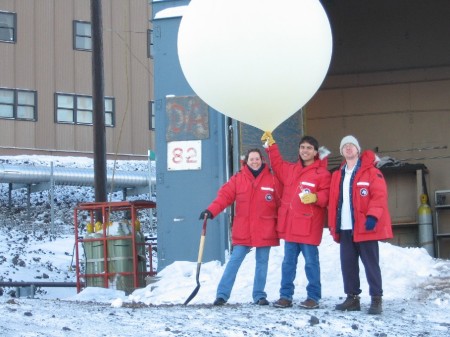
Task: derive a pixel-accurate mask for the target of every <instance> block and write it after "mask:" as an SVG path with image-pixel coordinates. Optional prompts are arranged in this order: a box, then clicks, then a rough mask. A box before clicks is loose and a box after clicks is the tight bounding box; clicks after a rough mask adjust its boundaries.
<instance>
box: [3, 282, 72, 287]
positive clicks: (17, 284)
mask: <svg viewBox="0 0 450 337" xmlns="http://www.w3.org/2000/svg"><path fill="white" fill-rule="evenodd" d="M29 286H35V287H60V288H61V287H68V288H71V287H76V286H77V283H76V282H33V281H30V282H4V281H0V287H29Z"/></svg>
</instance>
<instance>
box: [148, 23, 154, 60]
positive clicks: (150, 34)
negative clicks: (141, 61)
mask: <svg viewBox="0 0 450 337" xmlns="http://www.w3.org/2000/svg"><path fill="white" fill-rule="evenodd" d="M153 55H154V54H153V30H151V29H147V57H148V58H151V59H152V58H153Z"/></svg>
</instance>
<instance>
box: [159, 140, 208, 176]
mask: <svg viewBox="0 0 450 337" xmlns="http://www.w3.org/2000/svg"><path fill="white" fill-rule="evenodd" d="M201 168H202V143H201V141H200V140H188V141H177V142H169V143H167V170H169V171H175V170H200V169H201Z"/></svg>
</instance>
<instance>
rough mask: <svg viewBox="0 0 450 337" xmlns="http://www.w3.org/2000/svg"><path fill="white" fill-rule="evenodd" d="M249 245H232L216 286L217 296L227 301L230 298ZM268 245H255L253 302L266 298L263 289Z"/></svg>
mask: <svg viewBox="0 0 450 337" xmlns="http://www.w3.org/2000/svg"><path fill="white" fill-rule="evenodd" d="M250 249H251V247H248V246H234V247H233V252H232V253H231V256H230V260H229V261H228V263H227V266H226V267H225V271H224V272H223V275H222V278H221V279H220V282H219V286H218V287H217V296H216V297H220V298H223V299H224V300H226V301H228V299H229V298H230V294H231V290H232V289H233V285H234V281H235V280H236V275H237V272H238V270H239V267H240V266H241V264H242V261H244V258H245V256H246V255H247V253H248V252H249V251H250ZM269 253H270V247H257V248H256V255H255V258H256V266H255V277H254V280H253V293H252V296H253V302H255V303H256V302H258V300H260V299H261V298H266V297H267V294H266V293H265V291H264V288H265V286H266V279H267V268H268V264H269Z"/></svg>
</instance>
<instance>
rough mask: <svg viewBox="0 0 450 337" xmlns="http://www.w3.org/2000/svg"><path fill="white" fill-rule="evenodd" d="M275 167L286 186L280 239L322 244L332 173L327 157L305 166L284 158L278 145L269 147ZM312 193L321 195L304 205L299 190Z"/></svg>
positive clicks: (279, 226) (279, 221) (279, 231)
mask: <svg viewBox="0 0 450 337" xmlns="http://www.w3.org/2000/svg"><path fill="white" fill-rule="evenodd" d="M266 151H267V153H268V155H269V159H270V162H271V164H272V169H273V171H274V172H275V174H276V176H277V178H278V179H279V180H280V182H281V184H282V185H283V194H282V200H281V206H280V208H279V209H278V228H277V230H278V235H279V236H280V238H282V239H284V240H286V241H289V242H297V243H306V244H310V245H315V246H318V245H319V244H320V242H321V241H322V234H323V228H324V222H325V214H326V207H327V205H328V193H329V188H330V178H331V174H330V172H328V170H327V164H328V160H327V158H326V157H325V158H323V159H319V157H318V156H317V157H316V159H315V161H314V163H312V164H311V165H308V166H303V163H302V161H301V160H299V161H298V162H296V163H290V162H287V161H284V160H283V158H282V157H281V154H280V151H279V149H278V145H277V144H273V145H272V146H269V147H268V148H267V149H266ZM301 192H310V193H315V194H316V195H317V202H316V203H313V204H304V203H302V202H301V200H300V197H299V193H301Z"/></svg>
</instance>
